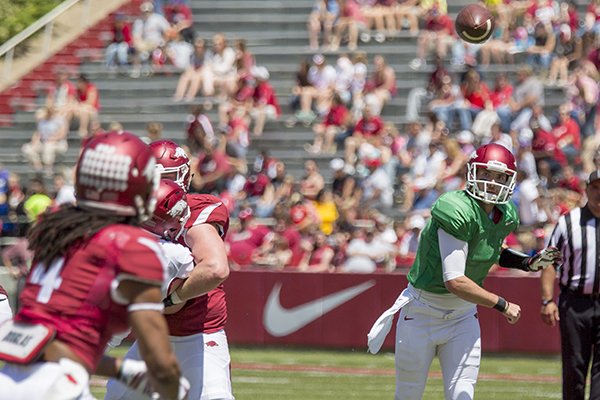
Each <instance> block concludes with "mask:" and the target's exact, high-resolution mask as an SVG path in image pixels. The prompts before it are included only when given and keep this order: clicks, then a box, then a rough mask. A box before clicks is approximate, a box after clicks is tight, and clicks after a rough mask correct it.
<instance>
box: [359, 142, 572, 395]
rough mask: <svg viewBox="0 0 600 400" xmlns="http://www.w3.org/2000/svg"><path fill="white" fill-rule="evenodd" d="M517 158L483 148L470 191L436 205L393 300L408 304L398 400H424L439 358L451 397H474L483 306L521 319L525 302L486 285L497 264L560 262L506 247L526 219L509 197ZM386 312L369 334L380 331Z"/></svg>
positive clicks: (551, 255)
mask: <svg viewBox="0 0 600 400" xmlns="http://www.w3.org/2000/svg"><path fill="white" fill-rule="evenodd" d="M516 173H517V171H516V162H515V158H514V156H513V154H512V153H511V152H510V151H509V150H507V149H506V148H505V147H503V146H500V145H497V144H488V145H485V146H481V147H479V148H478V149H477V150H476V151H475V152H474V153H473V154H472V155H471V158H470V160H469V161H468V164H467V184H466V189H465V190H459V191H452V192H447V193H444V194H443V195H441V196H440V197H439V199H438V200H437V201H436V202H435V204H434V205H433V207H432V209H431V219H430V220H429V222H428V223H427V226H426V227H425V229H424V230H423V233H422V236H421V238H420V241H419V247H418V250H417V255H416V259H415V263H414V265H413V267H412V268H411V270H410V271H409V273H408V282H409V284H408V287H407V288H406V289H405V290H404V291H403V292H402V294H401V295H400V297H399V298H398V300H397V301H396V303H395V304H394V306H393V307H392V308H393V309H394V310H393V312H395V311H398V309H400V308H401V313H400V316H399V318H398V323H397V326H396V351H395V353H396V356H395V357H396V395H395V399H396V400H409V399H411V400H412V399H414V400H416V399H421V398H422V396H423V391H424V389H425V382H426V380H427V374H428V371H429V367H430V365H431V362H432V360H433V357H434V356H435V355H437V356H438V357H439V360H440V365H441V368H442V375H443V382H444V393H445V398H446V399H447V400H458V399H461V400H466V399H473V395H474V389H475V383H476V381H477V375H478V372H479V365H480V360H481V335H480V328H479V321H478V319H477V308H476V307H477V305H481V306H484V307H488V308H494V309H496V310H498V312H500V313H502V315H504V317H505V318H506V320H507V321H508V323H510V324H516V323H517V322H518V321H519V318H520V317H521V308H520V307H519V305H518V304H515V303H513V302H510V301H507V300H505V299H504V298H502V297H501V296H499V295H497V294H495V293H491V292H489V291H487V290H485V289H484V288H483V287H482V285H483V280H484V279H485V277H486V276H487V274H488V272H489V269H490V267H492V265H493V264H496V263H498V264H499V265H500V266H502V267H506V268H516V269H521V270H524V271H538V270H540V269H543V268H546V267H548V266H549V265H551V264H552V263H554V262H558V260H560V257H561V255H560V252H558V250H556V249H554V248H547V249H544V250H542V251H541V252H539V253H538V254H536V255H534V256H533V257H528V256H527V255H525V254H522V253H520V252H517V251H514V250H511V249H508V248H503V247H502V243H503V241H504V239H505V238H506V236H508V234H509V233H510V232H512V231H514V230H515V229H517V227H518V225H519V216H518V213H517V210H516V208H515V206H514V205H513V203H511V202H510V197H511V195H512V193H513V190H514V187H515V179H516ZM389 311H390V310H388V311H386V313H387V314H386V313H384V315H382V317H383V318H382V317H380V319H379V320H378V321H377V322H376V324H375V325H374V327H373V329H372V331H371V333H370V334H369V340H370V343H369V347H370V350H371V352H376V351H378V346H380V345H381V344H380V343H379V344H378V346H373V343H372V342H373V341H376V340H377V339H375V338H374V337H373V336H374V335H373V333H374V332H375V331H376V330H377V328H378V326H379V325H380V324H381V322H382V320H384V319H386V318H387V321H385V322H388V323H391V322H389V316H390V314H391V317H393V313H389Z"/></svg>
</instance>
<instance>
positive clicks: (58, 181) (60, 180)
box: [54, 173, 75, 206]
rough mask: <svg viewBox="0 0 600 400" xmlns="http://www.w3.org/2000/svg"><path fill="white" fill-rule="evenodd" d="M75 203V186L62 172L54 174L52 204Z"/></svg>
mask: <svg viewBox="0 0 600 400" xmlns="http://www.w3.org/2000/svg"><path fill="white" fill-rule="evenodd" d="M69 203H71V204H75V187H74V186H73V185H72V184H71V183H70V182H68V181H67V179H66V177H65V175H64V174H63V173H57V174H54V205H55V206H60V205H62V204H69Z"/></svg>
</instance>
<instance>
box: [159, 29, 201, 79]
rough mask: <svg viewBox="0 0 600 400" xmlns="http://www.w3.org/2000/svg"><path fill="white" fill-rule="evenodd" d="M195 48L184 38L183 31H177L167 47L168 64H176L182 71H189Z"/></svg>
mask: <svg viewBox="0 0 600 400" xmlns="http://www.w3.org/2000/svg"><path fill="white" fill-rule="evenodd" d="M194 51H195V48H194V46H193V45H192V44H190V43H188V42H186V41H185V40H183V36H182V35H181V33H175V34H174V37H173V39H172V40H169V42H168V43H167V45H166V47H165V55H166V64H168V65H172V66H174V67H175V68H176V69H178V70H181V71H187V69H188V68H189V67H190V66H191V57H192V54H194Z"/></svg>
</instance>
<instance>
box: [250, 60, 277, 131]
mask: <svg viewBox="0 0 600 400" xmlns="http://www.w3.org/2000/svg"><path fill="white" fill-rule="evenodd" d="M250 73H251V75H252V76H253V77H254V79H256V86H255V87H254V93H253V94H252V108H251V109H250V117H251V118H252V120H253V121H254V128H253V129H252V133H253V134H254V136H262V133H263V130H264V127H265V123H266V122H267V121H274V120H276V119H278V118H279V116H280V115H281V108H280V107H279V100H277V94H276V93H275V89H273V86H272V85H271V83H270V82H269V71H268V70H267V68H266V67H257V66H254V67H252V68H251V69H250Z"/></svg>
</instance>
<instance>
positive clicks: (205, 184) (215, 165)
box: [190, 138, 233, 194]
mask: <svg viewBox="0 0 600 400" xmlns="http://www.w3.org/2000/svg"><path fill="white" fill-rule="evenodd" d="M223 147H224V143H223V144H221V143H220V142H219V141H218V140H217V139H213V140H210V139H208V138H205V140H204V143H203V145H202V149H201V150H200V151H199V152H198V153H197V155H196V156H195V157H194V158H193V159H192V161H191V165H190V169H191V170H192V171H193V173H194V175H193V177H192V182H191V185H190V192H192V193H207V194H209V193H219V192H221V191H223V190H224V189H225V188H226V186H227V176H228V175H229V174H230V173H231V171H232V168H233V167H232V164H231V162H230V161H229V159H228V158H227V155H226V154H225V151H224V148H223Z"/></svg>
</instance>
